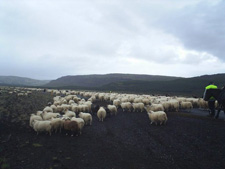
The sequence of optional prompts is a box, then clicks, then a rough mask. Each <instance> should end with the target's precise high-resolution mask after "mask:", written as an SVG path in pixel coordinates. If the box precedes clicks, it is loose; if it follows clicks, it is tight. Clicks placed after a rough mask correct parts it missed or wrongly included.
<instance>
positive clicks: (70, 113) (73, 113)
mask: <svg viewBox="0 0 225 169" xmlns="http://www.w3.org/2000/svg"><path fill="white" fill-rule="evenodd" d="M65 115H66V116H68V117H70V118H72V117H76V113H75V112H73V111H69V110H68V109H66V111H65Z"/></svg>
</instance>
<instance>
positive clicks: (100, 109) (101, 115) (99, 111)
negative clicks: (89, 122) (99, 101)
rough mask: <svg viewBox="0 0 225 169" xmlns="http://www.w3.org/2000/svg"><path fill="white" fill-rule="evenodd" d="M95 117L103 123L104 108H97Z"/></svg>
mask: <svg viewBox="0 0 225 169" xmlns="http://www.w3.org/2000/svg"><path fill="white" fill-rule="evenodd" d="M97 116H98V119H99V121H102V122H103V120H104V118H105V117H106V111H105V109H104V107H100V108H99V110H98V112H97Z"/></svg>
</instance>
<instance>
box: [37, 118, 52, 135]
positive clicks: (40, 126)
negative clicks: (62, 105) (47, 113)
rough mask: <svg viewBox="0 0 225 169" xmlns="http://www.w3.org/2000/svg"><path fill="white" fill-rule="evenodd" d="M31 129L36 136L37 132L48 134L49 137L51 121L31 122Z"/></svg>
mask: <svg viewBox="0 0 225 169" xmlns="http://www.w3.org/2000/svg"><path fill="white" fill-rule="evenodd" d="M33 129H34V130H35V131H36V132H37V135H38V134H39V132H48V133H49V135H50V136H51V134H52V133H51V130H52V127H51V121H37V120H34V122H33Z"/></svg>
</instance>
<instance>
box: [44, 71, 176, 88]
mask: <svg viewBox="0 0 225 169" xmlns="http://www.w3.org/2000/svg"><path fill="white" fill-rule="evenodd" d="M179 78H180V77H173V76H156V75H137V74H105V75H95V74H94V75H76V76H63V77H61V78H58V79H56V80H52V81H51V82H49V83H48V84H46V86H51V87H62V86H64V87H65V86H82V87H101V86H104V85H107V84H110V83H115V82H125V81H132V80H143V81H170V80H175V79H179Z"/></svg>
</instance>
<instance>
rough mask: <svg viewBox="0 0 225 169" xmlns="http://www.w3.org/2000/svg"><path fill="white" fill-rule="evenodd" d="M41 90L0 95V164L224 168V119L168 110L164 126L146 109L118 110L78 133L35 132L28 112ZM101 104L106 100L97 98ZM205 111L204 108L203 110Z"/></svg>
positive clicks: (41, 97)
mask: <svg viewBox="0 0 225 169" xmlns="http://www.w3.org/2000/svg"><path fill="white" fill-rule="evenodd" d="M51 99H52V96H51V95H50V94H47V93H41V92H39V93H38V92H37V93H33V94H32V95H31V96H29V97H17V96H4V95H3V96H1V97H0V106H1V111H2V112H4V113H7V115H4V116H1V121H0V132H1V134H0V166H1V168H3V167H5V168H11V169H31V168H32V169H74V168H76V169H142V168H143V169H149V168H154V169H155V168H163V169H224V168H225V144H224V143H225V122H224V120H223V119H217V120H215V119H211V118H208V117H206V116H198V115H193V114H190V113H182V112H169V113H167V115H168V123H167V124H166V125H165V126H155V125H150V121H149V119H148V116H147V114H146V112H142V113H134V112H122V110H121V109H119V113H118V115H117V116H112V117H108V118H106V119H105V121H104V122H99V121H98V119H97V117H96V114H94V115H93V125H92V126H85V127H84V129H83V132H82V135H80V136H78V137H70V136H66V135H64V134H60V133H57V134H53V135H52V136H49V135H45V134H40V135H36V133H35V132H34V131H33V129H32V128H30V127H29V123H28V119H29V116H30V114H31V113H34V112H35V111H37V110H41V109H43V107H44V106H45V105H46V104H47V103H48V101H51ZM98 104H103V105H104V104H106V103H98ZM206 115H207V114H206Z"/></svg>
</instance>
